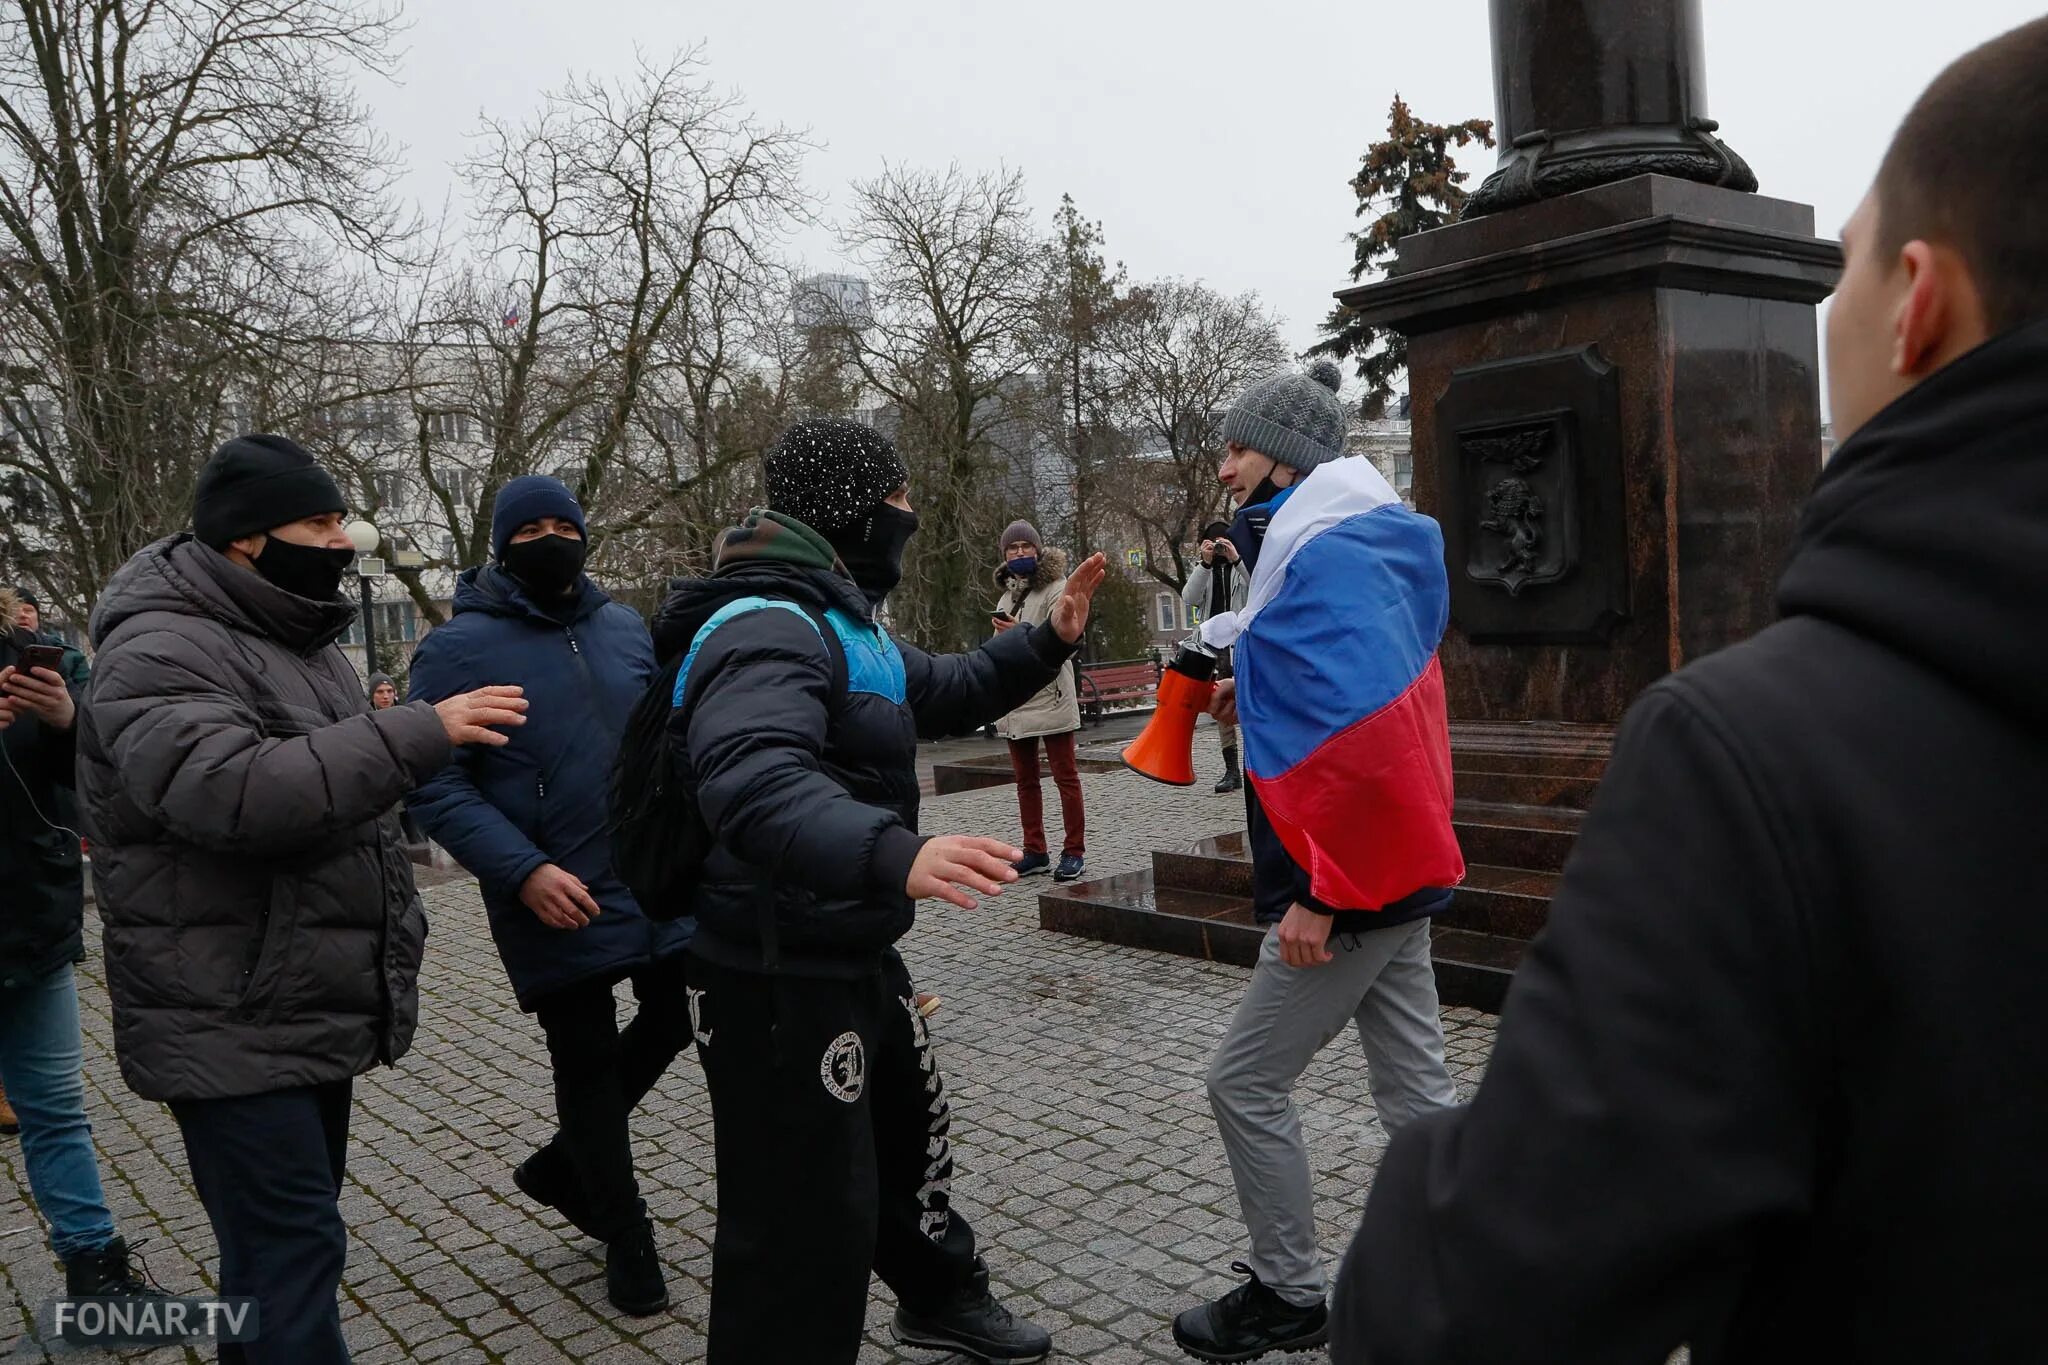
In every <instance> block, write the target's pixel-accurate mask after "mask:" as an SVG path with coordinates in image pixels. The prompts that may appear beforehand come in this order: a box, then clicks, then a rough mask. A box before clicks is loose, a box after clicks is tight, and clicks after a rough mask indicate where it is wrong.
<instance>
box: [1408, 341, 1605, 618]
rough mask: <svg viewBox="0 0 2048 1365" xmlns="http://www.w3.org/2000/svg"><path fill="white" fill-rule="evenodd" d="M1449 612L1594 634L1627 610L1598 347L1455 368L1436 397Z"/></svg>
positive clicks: (1603, 379) (1601, 364)
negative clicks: (1449, 590) (1449, 587)
mask: <svg viewBox="0 0 2048 1365" xmlns="http://www.w3.org/2000/svg"><path fill="white" fill-rule="evenodd" d="M1436 430H1437V439H1438V441H1439V443H1440V448H1439V451H1438V460H1439V463H1438V466H1437V467H1438V469H1439V470H1440V471H1441V476H1442V481H1443V495H1444V496H1443V501H1442V503H1441V506H1442V509H1443V513H1444V524H1443V531H1444V551H1445V556H1446V559H1447V560H1448V563H1447V565H1446V567H1447V568H1448V569H1449V571H1450V578H1451V620H1452V621H1453V622H1454V623H1455V624H1456V625H1457V626H1458V628H1459V629H1460V630H1462V631H1464V632H1465V634H1466V635H1467V636H1468V637H1470V638H1471V639H1473V640H1480V641H1488V640H1491V641H1509V642H1515V641H1520V642H1529V643H1598V642H1603V641H1605V640H1606V639H1607V638H1608V636H1609V635H1610V634H1611V633H1612V631H1613V629H1614V627H1615V626H1616V625H1617V624H1619V623H1620V622H1621V621H1623V620H1625V619H1627V617H1628V560H1627V538H1626V534H1625V532H1626V528H1625V526H1624V525H1623V516H1622V502H1621V497H1622V488H1621V411H1620V391H1619V383H1618V380H1617V376H1616V373H1615V369H1614V367H1613V366H1612V365H1610V364H1608V363H1607V362H1606V361H1605V360H1604V359H1602V358H1601V356H1600V354H1599V350H1598V348H1597V347H1593V346H1582V347H1578V348H1575V349H1572V350H1568V351H1552V352H1548V353H1546V354H1542V355H1533V356H1524V357H1518V358H1516V359H1512V360H1500V361H1493V362H1489V363H1488V364H1484V365H1475V366H1472V367H1470V368H1467V369H1462V370H1458V371H1455V372H1454V373H1453V374H1452V375H1451V381H1450V384H1449V386H1448V387H1447V388H1446V389H1445V391H1444V396H1443V397H1442V398H1441V399H1440V400H1438V402H1437V406H1436Z"/></svg>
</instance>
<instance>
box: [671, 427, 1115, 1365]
mask: <svg viewBox="0 0 2048 1365" xmlns="http://www.w3.org/2000/svg"><path fill="white" fill-rule="evenodd" d="M765 473H766V476H767V489H768V503H769V508H770V510H768V511H766V512H760V513H756V514H755V515H754V516H753V517H751V518H749V519H748V521H747V523H746V524H745V525H744V526H740V527H736V528H734V529H733V530H731V531H728V532H726V533H725V534H724V536H722V537H721V538H720V540H719V544H718V546H717V549H716V552H715V556H714V559H715V568H714V571H713V573H712V576H711V577H710V578H708V579H698V580H693V581H688V582H685V583H682V584H681V585H679V587H678V589H677V591H676V592H675V594H674V595H673V596H672V597H671V598H670V599H669V601H668V602H667V604H666V605H665V606H664V607H663V609H662V612H661V615H660V618H659V619H658V620H657V621H656V624H655V648H656V652H657V654H658V655H659V656H660V657H661V658H663V659H671V658H674V657H676V656H677V655H679V654H680V655H682V656H683V663H682V666H681V668H680V670H679V671H678V674H677V679H676V683H675V688H674V696H675V703H676V709H675V712H674V715H673V718H672V719H671V721H670V724H669V737H670V745H671V754H672V756H673V760H674V762H675V764H676V765H677V768H678V771H679V772H680V773H681V774H682V776H683V778H684V785H685V786H686V787H688V788H690V789H693V790H694V791H695V793H696V801H697V806H698V808H699V811H700V812H701V816H702V819H703V821H704V824H705V826H706V828H707V829H708V831H709V833H710V836H711V843H712V847H711V850H710V853H709V857H708V859H707V861H706V863H705V865H704V867H703V870H702V873H701V875H700V876H699V878H698V881H697V887H696V894H695V896H694V897H693V898H692V903H691V907H690V908H691V910H692V912H693V913H694V914H695V915H696V917H697V934H696V937H695V939H694V940H693V941H692V943H691V946H690V953H691V957H692V964H691V967H690V997H691V998H690V1008H691V1014H692V1017H693V1020H694V1023H695V1029H696V1040H697V1055H698V1057H699V1058H700V1059H701V1061H702V1062H703V1066H704V1076H705V1080H706V1083H707V1085H708V1088H709V1090H710V1093H711V1107H712V1115H713V1123H714V1134H715V1142H716V1147H717V1161H718V1231H717V1234H716V1238H715V1240H714V1242H713V1244H712V1255H711V1280H712V1297H711V1323H710V1333H709V1337H710V1341H709V1348H708V1349H709V1360H710V1362H711V1365H728V1363H731V1365H752V1363H753V1362H762V1361H792V1362H794V1361H802V1362H804V1363H805V1365H833V1363H834V1362H842V1361H843V1362H851V1361H852V1360H853V1359H854V1357H855V1355H856V1353H857V1352H858V1351H859V1349H860V1338H861V1328H862V1324H863V1322H864V1321H865V1318H866V1311H867V1297H868V1278H869V1274H870V1271H873V1272H875V1273H878V1274H880V1275H881V1277H882V1279H883V1280H884V1281H885V1282H886V1283H887V1284H888V1285H889V1287H890V1288H891V1289H893V1290H895V1291H896V1296H897V1301H898V1305H899V1307H898V1309H897V1313H896V1317H895V1332H896V1335H897V1337H898V1339H899V1340H902V1341H904V1342H906V1343H910V1344H914V1345H918V1346H927V1347H932V1348H935V1349H952V1350H960V1351H965V1352H967V1353H968V1354H971V1355H976V1356H979V1357H982V1358H983V1359H990V1360H1004V1361H1022V1360H1039V1359H1042V1358H1044V1356H1045V1355H1046V1354H1047V1352H1048V1351H1049V1350H1050V1349H1051V1337H1050V1336H1049V1334H1047V1333H1046V1332H1045V1331H1044V1330H1043V1329H1041V1328H1038V1327H1035V1326H1032V1325H1031V1324H1029V1323H1022V1322H1018V1321H1016V1320H1015V1319H1014V1318H1012V1317H1011V1316H1010V1314H1009V1313H1008V1312H1007V1311H1006V1310H1005V1309H1004V1308H1003V1307H1002V1306H1001V1305H1000V1304H998V1303H997V1302H996V1301H995V1300H994V1298H993V1297H992V1296H991V1295H990V1294H989V1290H988V1271H987V1268H986V1267H985V1266H984V1265H983V1264H982V1262H981V1258H980V1257H979V1256H978V1255H976V1254H975V1243H974V1233H973V1231H972V1229H970V1228H969V1227H968V1225H967V1221H966V1219H965V1218H963V1217H962V1216H961V1215H960V1213H959V1211H958V1210H956V1209H954V1208H953V1207H952V1204H951V1201H950V1197H949V1196H950V1192H951V1186H952V1177H953V1158H952V1151H951V1146H950V1142H949V1129H950V1124H951V1116H950V1111H949V1108H948V1105H947V1101H946V1090H945V1084H944V1082H943V1081H942V1080H941V1079H940V1076H939V1070H938V1065H937V1061H936V1058H935V1057H934V1055H933V1052H932V1047H931V1040H930V1037H929V1036H928V1035H927V1033H926V1031H925V1025H924V1019H923V1016H922V1015H920V1014H919V1013H918V1010H917V1007H916V992H915V991H914V990H913V989H912V986H911V981H910V974H909V972H908V971H907V970H906V969H905V968H904V965H903V959H902V958H901V957H899V956H898V955H897V953H896V950H895V947H894V946H893V945H894V944H895V942H896V940H897V939H899V938H901V937H902V936H903V935H904V934H905V933H906V932H908V931H909V929H910V926H911V922H912V919H913V918H914V911H913V909H912V904H913V902H915V901H919V900H927V899H936V900H944V901H949V902H951V903H952V904H954V905H958V906H960V907H962V908H965V909H971V908H972V907H973V905H974V899H973V897H972V896H970V895H969V894H968V893H967V892H966V891H963V890H961V887H962V886H965V887H967V888H970V889H971V890H973V891H978V892H980V893H981V894H983V895H992V894H994V893H995V892H997V891H999V890H1000V889H1001V887H1002V884H1003V883H1005V882H1009V881H1013V880H1015V878H1016V873H1015V872H1014V871H1013V870H1012V869H1011V867H1010V864H1011V863H1012V862H1014V861H1015V860H1016V859H1018V858H1019V857H1021V856H1023V855H1022V854H1021V852H1020V851H1019V850H1017V849H1014V848H1010V847H1008V846H1006V845H1004V844H1001V843H998V842H996V841H995V840H993V839H975V838H965V837H959V836H952V837H940V838H936V839H927V838H924V837H922V836H920V835H919V834H918V832H917V808H918V782H917V765H916V755H917V741H918V738H919V736H920V735H923V736H926V737H936V736H940V735H946V734H956V733H959V732H961V731H963V730H971V729H974V728H976V727H977V726H980V725H981V724H983V723H985V722H987V721H991V720H994V719H995V718H996V717H998V716H1001V715H1004V714H1006V713H1008V712H1009V711H1011V710H1013V709H1015V708H1016V707H1017V706H1019V705H1021V704H1023V703H1024V702H1025V701H1027V700H1028V699H1030V698H1031V697H1032V696H1033V695H1035V694H1036V693H1037V692H1038V691H1039V690H1040V689H1041V688H1043V687H1044V686H1045V685H1046V684H1047V683H1049V682H1051V681H1052V680H1053V678H1054V677H1055V676H1056V675H1057V674H1058V672H1059V670H1060V667H1061V665H1063V664H1064V663H1065V662H1066V661H1067V659H1068V658H1069V657H1071V656H1072V654H1073V652H1074V649H1075V645H1076V643H1077V642H1078V641H1079V640H1080V638H1081V630H1082V628H1083V627H1084V626H1085V625H1086V624H1087V619H1088V606H1089V601H1090V598H1091V597H1092V595H1093V593H1094V591H1095V588H1096V586H1097V585H1099V584H1100V583H1101V581H1102V576H1103V564H1102V557H1101V556H1100V555H1097V556H1095V557H1094V558H1092V559H1090V560H1089V561H1088V562H1087V563H1085V564H1083V565H1081V566H1080V567H1079V568H1078V569H1076V570H1075V571H1074V572H1073V574H1072V575H1071V576H1070V577H1069V578H1068V580H1067V588H1066V591H1065V593H1064V594H1063V595H1062V596H1061V598H1060V600H1059V602H1058V603H1056V604H1055V605H1054V607H1053V610H1052V614H1051V618H1050V619H1049V620H1048V621H1047V622H1046V623H1045V624H1043V625H1038V626H1032V627H1030V628H1028V629H1019V630H1012V631H1005V632H1004V633H1002V634H1001V635H998V636H996V637H995V638H994V639H993V640H991V641H989V642H988V643H987V644H986V645H984V646H982V647H981V648H980V649H979V650H976V651H974V652H973V653H970V654H959V655H946V656H942V657H934V656H932V655H929V654H926V653H924V652H923V651H922V650H919V649H917V648H915V647H914V646H912V645H908V644H901V643H899V642H898V641H896V640H895V639H893V638H892V637H891V636H890V634H889V633H888V632H887V631H886V630H884V629H883V628H882V627H881V626H879V625H877V624H876V622H875V610H876V608H877V607H878V606H879V605H880V603H881V601H882V599H883V598H884V597H885V596H887V594H888V592H889V590H890V589H891V588H893V587H895V586H896V583H897V580H898V578H899V577H900V576H901V573H902V564H903V551H904V547H905V545H906V544H907V543H908V541H909V539H910V536H911V535H912V533H913V532H914V531H915V530H916V529H917V515H916V513H914V512H913V511H911V510H910V504H909V500H908V497H907V488H906V480H907V471H906V469H905V467H904V464H903V461H902V460H901V459H900V458H899V457H898V456H897V454H896V451H895V449H894V448H893V447H891V446H890V444H889V443H888V442H887V441H886V440H884V439H883V438H882V437H881V436H879V435H877V434H876V433H875V432H873V431H871V430H869V429H868V428H866V427H862V426H858V425H855V424H854V423H851V422H838V421H822V420H821V421H809V422H803V423H800V424H798V425H797V426H796V427H794V428H792V429H791V430H790V431H788V432H786V433H784V435H783V436H782V437H781V439H780V440H778V441H777V442H776V445H775V447H774V449H772V450H771V451H770V452H769V454H768V457H767V461H766V469H765Z"/></svg>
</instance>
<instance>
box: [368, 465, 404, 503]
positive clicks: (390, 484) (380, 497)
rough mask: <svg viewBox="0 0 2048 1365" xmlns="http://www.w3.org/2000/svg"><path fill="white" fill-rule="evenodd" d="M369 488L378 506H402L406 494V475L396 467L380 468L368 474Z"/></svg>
mask: <svg viewBox="0 0 2048 1365" xmlns="http://www.w3.org/2000/svg"><path fill="white" fill-rule="evenodd" d="M370 490H371V491H372V492H373V493H375V494H376V495H377V506H379V507H403V506H405V502H406V498H407V496H408V492H409V490H408V487H407V481H406V477H405V475H404V474H403V473H401V472H400V471H398V470H396V469H380V470H377V471H376V472H374V473H372V474H371V475H370Z"/></svg>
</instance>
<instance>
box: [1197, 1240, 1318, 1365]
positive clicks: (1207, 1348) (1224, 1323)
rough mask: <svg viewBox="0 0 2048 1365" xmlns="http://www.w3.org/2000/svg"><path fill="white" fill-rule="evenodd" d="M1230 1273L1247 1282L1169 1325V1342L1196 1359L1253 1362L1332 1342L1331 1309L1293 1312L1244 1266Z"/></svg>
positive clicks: (1306, 1309)
mask: <svg viewBox="0 0 2048 1365" xmlns="http://www.w3.org/2000/svg"><path fill="white" fill-rule="evenodd" d="M1230 1268H1231V1269H1232V1270H1235V1271H1236V1272H1237V1273H1238V1274H1240V1275H1249V1276H1251V1279H1250V1280H1249V1281H1248V1282H1247V1283H1245V1284H1242V1285H1239V1286H1238V1287H1237V1288H1236V1289H1233V1290H1231V1291H1230V1292H1229V1293H1228V1294H1225V1295H1224V1296H1223V1297H1222V1298H1220V1299H1218V1300H1216V1301H1215V1302H1214V1303H1205V1304H1202V1305H1200V1306H1199V1307H1195V1308H1190V1309H1188V1310H1187V1311H1186V1312H1185V1313H1182V1314H1181V1315H1180V1316H1179V1317H1177V1318H1175V1319H1174V1320H1173V1339H1174V1340H1175V1341H1176V1342H1178V1343H1179V1344H1180V1348H1181V1349H1182V1350H1183V1351H1186V1352H1187V1353H1188V1354H1189V1355H1191V1356H1193V1357H1194V1358H1195V1359H1197V1360H1221V1361H1237V1360H1257V1359H1258V1358H1259V1357H1260V1356H1262V1355H1264V1354H1266V1353H1267V1352H1268V1351H1306V1350H1309V1349H1310V1348H1312V1347H1316V1346H1321V1345H1322V1344H1323V1343H1325V1342H1327V1341H1328V1340H1329V1339H1330V1309H1329V1305H1327V1304H1321V1303H1318V1304H1313V1305H1311V1306H1309V1307H1307V1308H1297V1307H1295V1306H1294V1305H1293V1304H1291V1303H1289V1302H1287V1300H1285V1299H1283V1298H1281V1297H1280V1296H1279V1295H1278V1294H1275V1293H1274V1292H1273V1291H1272V1290H1270V1289H1268V1288H1266V1286H1265V1285H1263V1284H1261V1283H1260V1282H1259V1277H1258V1276H1257V1275H1255V1274H1253V1273H1252V1268H1251V1267H1250V1266H1248V1265H1246V1264H1245V1263H1244V1262H1242V1261H1239V1262H1237V1263H1235V1264H1234V1265H1232V1266H1231V1267H1230Z"/></svg>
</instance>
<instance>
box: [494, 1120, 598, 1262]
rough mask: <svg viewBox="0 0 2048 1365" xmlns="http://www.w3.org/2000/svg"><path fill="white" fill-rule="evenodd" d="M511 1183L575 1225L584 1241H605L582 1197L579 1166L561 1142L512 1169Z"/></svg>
mask: <svg viewBox="0 0 2048 1365" xmlns="http://www.w3.org/2000/svg"><path fill="white" fill-rule="evenodd" d="M512 1183H513V1184H515V1185H517V1186H518V1187H519V1192H520V1193H521V1194H524V1195H525V1196H526V1197H527V1198H528V1199H531V1200H532V1201H533V1202H534V1203H536V1204H542V1205H545V1206H546V1207H548V1208H551V1209H553V1210H554V1211H555V1212H556V1213H559V1214H561V1215H562V1217H564V1218H566V1219H568V1220H569V1221H570V1223H572V1224H574V1225H575V1228H576V1230H577V1231H578V1232H580V1233H582V1234H583V1235H584V1236H585V1237H595V1238H597V1239H598V1240H599V1241H600V1242H601V1241H603V1240H604V1229H602V1228H598V1227H594V1226H593V1225H592V1221H591V1217H590V1207H589V1203H588V1201H587V1200H585V1199H584V1197H583V1182H582V1181H581V1180H579V1179H577V1178H576V1163H575V1162H573V1161H571V1160H570V1159H569V1151H568V1149H567V1148H565V1147H564V1146H562V1144H561V1143H560V1142H559V1141H556V1142H550V1143H548V1144H547V1146H545V1147H543V1148H541V1149H540V1150H539V1151H537V1152H535V1153H534V1154H533V1155H532V1156H530V1157H528V1158H526V1160H524V1161H522V1162H520V1163H519V1165H518V1166H516V1167H514V1168H513V1171H512Z"/></svg>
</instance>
